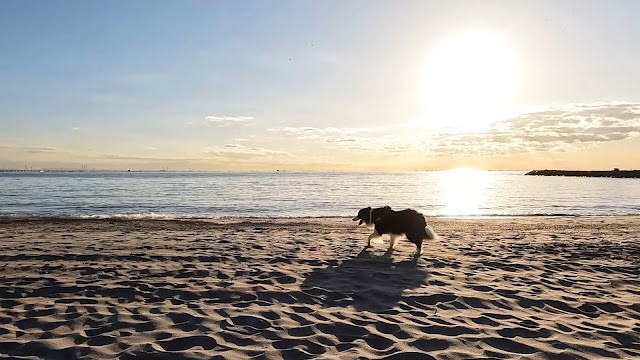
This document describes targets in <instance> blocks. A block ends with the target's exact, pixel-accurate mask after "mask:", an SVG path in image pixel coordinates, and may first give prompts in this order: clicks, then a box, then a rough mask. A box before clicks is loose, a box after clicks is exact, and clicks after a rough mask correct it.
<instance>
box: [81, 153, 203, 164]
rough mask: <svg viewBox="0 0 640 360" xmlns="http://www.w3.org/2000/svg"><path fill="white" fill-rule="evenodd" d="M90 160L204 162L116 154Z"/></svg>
mask: <svg viewBox="0 0 640 360" xmlns="http://www.w3.org/2000/svg"><path fill="white" fill-rule="evenodd" d="M91 157H92V158H98V159H107V160H130V161H154V162H155V161H164V162H168V161H197V160H204V159H203V158H163V157H150V156H130V155H117V154H103V155H97V156H91Z"/></svg>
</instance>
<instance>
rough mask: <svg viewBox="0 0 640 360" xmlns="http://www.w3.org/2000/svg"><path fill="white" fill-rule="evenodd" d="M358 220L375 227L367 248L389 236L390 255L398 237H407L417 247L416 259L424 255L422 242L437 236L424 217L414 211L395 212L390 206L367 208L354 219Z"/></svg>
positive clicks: (388, 250) (388, 252) (388, 251)
mask: <svg viewBox="0 0 640 360" xmlns="http://www.w3.org/2000/svg"><path fill="white" fill-rule="evenodd" d="M358 219H359V220H360V223H359V224H362V223H363V222H364V223H366V224H367V225H371V224H373V225H374V231H373V234H371V235H369V238H368V239H367V246H366V247H367V248H368V247H371V240H373V239H376V238H379V237H380V236H382V235H384V234H389V237H390V238H391V241H390V243H389V249H387V254H389V255H390V254H391V253H392V252H393V249H394V248H395V246H396V242H397V241H398V237H400V236H402V235H405V236H406V237H407V239H408V240H409V241H411V242H412V243H414V244H415V245H416V248H417V249H416V253H415V256H416V257H419V256H420V255H422V242H423V241H424V240H425V239H426V240H433V239H435V238H436V234H435V233H434V232H433V230H432V229H431V228H430V227H429V226H427V221H426V220H425V218H424V215H422V214H421V213H419V212H417V211H415V210H413V209H405V210H401V211H394V210H392V209H391V208H390V207H389V206H385V207H383V208H377V209H372V208H371V207H367V208H364V209H361V210H360V211H358V215H357V216H356V217H354V218H353V220H354V221H356V220H358ZM359 224H358V225H359Z"/></svg>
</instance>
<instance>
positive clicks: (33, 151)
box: [0, 145, 58, 154]
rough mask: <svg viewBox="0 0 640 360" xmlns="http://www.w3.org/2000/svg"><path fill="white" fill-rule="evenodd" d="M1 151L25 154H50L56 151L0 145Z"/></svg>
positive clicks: (49, 148)
mask: <svg viewBox="0 0 640 360" xmlns="http://www.w3.org/2000/svg"><path fill="white" fill-rule="evenodd" d="M0 149H1V150H9V151H20V152H25V153H31V154H36V153H52V152H57V151H58V149H56V148H52V147H32V146H2V145H0Z"/></svg>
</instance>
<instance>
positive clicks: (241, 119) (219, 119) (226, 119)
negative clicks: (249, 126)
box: [205, 115, 255, 124]
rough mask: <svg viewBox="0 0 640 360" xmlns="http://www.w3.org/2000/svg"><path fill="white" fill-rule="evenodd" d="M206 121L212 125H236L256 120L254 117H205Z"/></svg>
mask: <svg viewBox="0 0 640 360" xmlns="http://www.w3.org/2000/svg"><path fill="white" fill-rule="evenodd" d="M205 119H206V120H208V121H210V122H212V123H220V124H223V123H234V122H247V121H252V120H255V118H254V117H253V116H214V115H209V116H205Z"/></svg>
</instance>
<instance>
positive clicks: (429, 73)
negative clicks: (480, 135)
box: [424, 31, 517, 132]
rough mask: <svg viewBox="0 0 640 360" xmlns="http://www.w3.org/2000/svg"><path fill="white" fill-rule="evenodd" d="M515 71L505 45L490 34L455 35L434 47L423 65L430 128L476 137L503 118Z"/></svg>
mask: <svg viewBox="0 0 640 360" xmlns="http://www.w3.org/2000/svg"><path fill="white" fill-rule="evenodd" d="M516 77H517V66H516V60H515V57H514V54H513V52H512V50H511V48H510V47H509V44H508V43H507V42H506V41H505V40H504V39H502V38H501V37H499V36H496V35H495V34H492V33H489V32H481V31H474V32H465V33H460V34H457V35H454V36H451V37H449V38H446V39H445V40H444V41H442V42H440V43H438V44H436V45H435V46H434V48H433V49H432V51H431V52H430V56H429V57H428V61H427V66H426V76H425V79H424V87H425V92H424V94H425V97H426V99H425V107H426V108H425V113H426V114H425V118H426V120H427V122H428V123H429V125H434V124H435V125H438V126H439V127H442V128H452V129H455V130H458V131H466V132H475V131H482V130H486V129H487V128H488V127H489V125H490V124H491V123H492V122H494V121H496V120H500V119H503V118H505V117H507V116H508V115H509V114H510V112H511V109H512V101H513V98H514V93H515V91H516V85H517V81H516Z"/></svg>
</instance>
